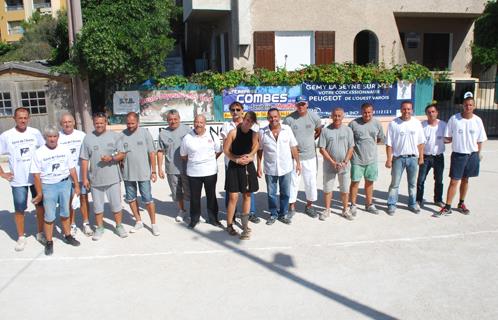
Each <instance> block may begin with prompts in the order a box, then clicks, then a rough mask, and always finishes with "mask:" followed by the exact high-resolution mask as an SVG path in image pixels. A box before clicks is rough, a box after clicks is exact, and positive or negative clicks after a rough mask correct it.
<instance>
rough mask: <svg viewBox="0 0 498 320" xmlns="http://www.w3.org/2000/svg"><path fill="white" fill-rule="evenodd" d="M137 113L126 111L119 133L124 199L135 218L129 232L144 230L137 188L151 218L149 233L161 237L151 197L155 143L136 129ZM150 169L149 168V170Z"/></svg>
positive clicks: (154, 164) (145, 131)
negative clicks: (122, 127) (122, 155)
mask: <svg viewBox="0 0 498 320" xmlns="http://www.w3.org/2000/svg"><path fill="white" fill-rule="evenodd" d="M138 125H139V119H138V114H136V113H135V112H129V113H128V114H127V115H126V129H125V130H123V132H122V133H121V143H122V145H123V150H124V152H125V153H126V157H125V158H124V160H123V180H124V185H125V200H126V202H127V203H128V204H129V205H130V210H131V212H132V213H133V216H134V217H135V221H136V222H135V227H134V228H133V229H131V230H130V232H131V233H134V232H137V231H138V230H140V229H142V228H143V227H144V224H143V222H142V218H141V217H140V212H139V211H138V202H137V185H138V189H139V190H140V195H141V196H142V201H143V203H144V204H145V207H146V208H147V213H148V214H149V217H150V223H151V229H152V234H153V235H155V236H158V235H159V234H160V232H159V227H158V226H157V224H156V206H155V205H154V199H153V198H152V190H151V183H150V182H151V181H152V182H156V180H157V173H156V171H155V170H156V153H155V150H154V140H153V139H152V136H151V135H150V133H149V131H148V130H147V129H144V128H140V127H139V126H138ZM151 168H152V169H151Z"/></svg>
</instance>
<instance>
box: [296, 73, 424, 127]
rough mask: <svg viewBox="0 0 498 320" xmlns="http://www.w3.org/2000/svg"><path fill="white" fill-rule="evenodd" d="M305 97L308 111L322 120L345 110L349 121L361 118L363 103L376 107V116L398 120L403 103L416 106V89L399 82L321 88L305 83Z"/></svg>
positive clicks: (303, 86) (314, 84)
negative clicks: (337, 109)
mask: <svg viewBox="0 0 498 320" xmlns="http://www.w3.org/2000/svg"><path fill="white" fill-rule="evenodd" d="M302 94H303V95H305V96H307V97H308V101H309V108H310V109H313V110H315V111H316V112H317V113H318V114H319V115H320V117H322V118H328V117H330V114H331V113H332V111H333V110H334V108H336V107H341V108H343V109H344V111H345V114H346V117H358V116H360V115H361V111H360V107H361V105H362V104H363V103H365V102H369V103H371V104H373V106H374V109H375V115H376V116H396V115H397V111H398V110H399V106H400V104H401V101H403V100H409V101H411V102H413V103H415V85H414V84H412V83H410V82H408V81H398V82H397V83H394V84H392V85H385V84H380V83H352V84H320V83H306V82H305V83H303V84H302Z"/></svg>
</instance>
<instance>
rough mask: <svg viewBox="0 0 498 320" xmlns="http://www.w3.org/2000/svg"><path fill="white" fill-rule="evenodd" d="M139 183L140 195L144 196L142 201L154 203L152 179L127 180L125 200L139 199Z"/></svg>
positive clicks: (125, 183)
mask: <svg viewBox="0 0 498 320" xmlns="http://www.w3.org/2000/svg"><path fill="white" fill-rule="evenodd" d="M137 184H138V190H140V195H141V196H142V201H143V203H145V204H149V203H153V202H154V200H153V199H152V190H151V185H150V180H146V181H126V180H125V182H124V186H125V201H126V202H127V203H130V202H133V201H136V200H137Z"/></svg>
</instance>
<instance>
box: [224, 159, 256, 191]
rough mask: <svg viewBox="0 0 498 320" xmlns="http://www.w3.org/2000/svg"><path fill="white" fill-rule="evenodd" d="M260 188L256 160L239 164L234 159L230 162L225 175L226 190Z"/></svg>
mask: <svg viewBox="0 0 498 320" xmlns="http://www.w3.org/2000/svg"><path fill="white" fill-rule="evenodd" d="M258 189H259V185H258V176H257V174H256V169H255V168H254V162H251V163H249V164H248V165H245V166H242V165H238V164H236V163H235V162H233V161H230V162H229V163H228V168H227V171H226V176H225V191H227V192H242V193H244V192H256V191H258Z"/></svg>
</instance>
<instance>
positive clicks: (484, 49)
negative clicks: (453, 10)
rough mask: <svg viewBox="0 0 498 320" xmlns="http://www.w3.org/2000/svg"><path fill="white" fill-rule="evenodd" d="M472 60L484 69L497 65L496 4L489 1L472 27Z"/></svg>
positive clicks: (497, 5) (497, 6)
mask: <svg viewBox="0 0 498 320" xmlns="http://www.w3.org/2000/svg"><path fill="white" fill-rule="evenodd" d="M472 58H473V59H474V61H476V62H478V63H480V64H482V65H483V66H485V67H489V66H492V65H494V64H497V63H498V2H496V1H489V2H488V3H487V4H486V7H485V9H484V12H483V14H482V15H481V16H480V17H479V18H478V19H477V20H476V22H475V26H474V43H473V44H472Z"/></svg>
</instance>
